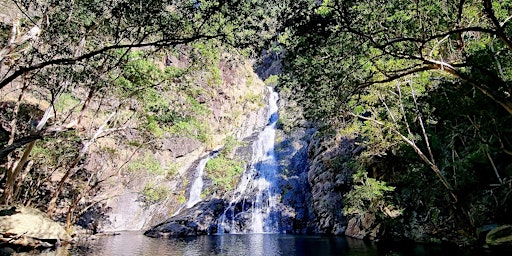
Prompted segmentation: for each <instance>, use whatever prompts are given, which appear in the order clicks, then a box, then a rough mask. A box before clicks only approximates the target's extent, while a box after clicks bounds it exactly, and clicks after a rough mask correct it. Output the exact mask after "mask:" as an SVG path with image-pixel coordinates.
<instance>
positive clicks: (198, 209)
mask: <svg viewBox="0 0 512 256" xmlns="http://www.w3.org/2000/svg"><path fill="white" fill-rule="evenodd" d="M225 207H226V203H225V202H224V200H222V199H213V200H210V201H208V202H201V203H199V204H197V205H195V206H194V207H192V208H190V209H185V210H183V211H182V212H181V213H179V214H178V215H176V216H173V217H171V218H169V219H168V220H166V221H165V222H163V223H161V224H159V225H157V226H155V227H153V228H151V229H149V230H148V231H146V232H145V233H144V235H146V236H149V237H186V236H197V235H207V234H215V233H217V224H216V220H217V218H218V216H220V215H221V214H222V212H223V211H224V208H225Z"/></svg>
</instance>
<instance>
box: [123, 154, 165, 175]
mask: <svg viewBox="0 0 512 256" xmlns="http://www.w3.org/2000/svg"><path fill="white" fill-rule="evenodd" d="M141 170H145V171H146V172H148V173H150V174H156V175H163V174H165V170H164V169H163V168H162V166H161V165H160V162H159V161H158V160H157V159H156V158H155V156H154V155H153V154H151V153H146V154H144V156H143V157H139V158H137V159H135V160H134V161H133V162H131V163H130V164H129V165H128V172H129V173H136V172H140V171H141Z"/></svg>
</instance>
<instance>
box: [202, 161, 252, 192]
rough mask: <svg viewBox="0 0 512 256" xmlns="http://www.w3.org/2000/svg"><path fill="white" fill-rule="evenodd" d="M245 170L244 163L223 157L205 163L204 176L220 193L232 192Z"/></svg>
mask: <svg viewBox="0 0 512 256" xmlns="http://www.w3.org/2000/svg"><path fill="white" fill-rule="evenodd" d="M244 169H245V162H244V161H236V160H234V159H228V158H226V157H225V156H223V155H220V156H218V157H215V158H212V159H210V160H209V161H208V162H207V163H206V169H205V171H206V175H207V177H208V178H209V179H211V180H212V181H213V184H214V186H216V188H217V189H218V190H220V191H221V192H226V191H229V190H232V189H233V188H234V186H236V184H237V182H238V179H239V178H240V175H241V174H242V172H243V171H244Z"/></svg>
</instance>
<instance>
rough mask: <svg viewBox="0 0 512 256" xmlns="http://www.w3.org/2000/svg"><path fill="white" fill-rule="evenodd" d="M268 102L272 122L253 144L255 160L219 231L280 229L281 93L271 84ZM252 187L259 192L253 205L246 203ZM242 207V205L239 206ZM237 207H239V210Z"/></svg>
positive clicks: (270, 230) (273, 230)
mask: <svg viewBox="0 0 512 256" xmlns="http://www.w3.org/2000/svg"><path fill="white" fill-rule="evenodd" d="M269 90H270V97H269V103H268V112H267V117H268V120H269V123H268V125H267V126H266V127H265V129H263V131H261V132H260V133H259V135H258V138H257V140H256V141H255V142H254V143H253V145H252V151H253V154H252V160H251V165H250V167H249V168H248V169H247V170H246V171H245V172H244V174H243V175H242V178H241V180H240V182H239V184H238V187H237V189H236V191H235V193H234V196H233V198H232V200H231V202H230V203H229V206H228V207H227V208H226V209H225V211H224V214H222V216H221V217H220V218H219V220H218V225H217V232H218V233H219V234H222V233H224V232H229V233H247V232H250V233H266V232H269V233H275V232H279V225H278V220H277V218H275V217H273V216H272V211H275V205H276V202H277V195H275V193H274V185H275V184H274V183H275V180H276V175H277V163H276V159H275V154H274V144H275V143H274V141H275V132H276V125H277V120H278V115H277V111H278V106H277V101H278V100H279V95H278V94H277V92H274V91H273V90H272V88H271V87H269ZM248 188H252V190H251V192H255V193H256V195H255V198H253V199H252V204H251V205H250V207H249V206H248V205H245V200H246V199H247V198H248V197H249V195H248V191H247V190H248ZM237 207H238V208H237ZM235 208H237V209H235ZM245 213H250V214H251V216H250V219H248V220H246V221H245V222H244V223H241V222H242V221H240V220H239V219H240V218H242V219H243V217H240V215H243V214H245Z"/></svg>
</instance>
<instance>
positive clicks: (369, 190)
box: [343, 170, 395, 215]
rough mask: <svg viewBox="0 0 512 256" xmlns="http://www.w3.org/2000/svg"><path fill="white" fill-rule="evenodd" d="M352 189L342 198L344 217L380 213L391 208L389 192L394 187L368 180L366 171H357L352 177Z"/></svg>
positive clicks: (372, 179) (371, 179)
mask: <svg viewBox="0 0 512 256" xmlns="http://www.w3.org/2000/svg"><path fill="white" fill-rule="evenodd" d="M352 178H353V182H354V188H353V189H352V190H350V192H348V193H347V194H346V195H345V197H344V202H345V206H344V209H343V213H344V214H346V215H353V214H357V215H363V214H364V213H366V212H377V211H381V213H384V208H385V207H387V208H391V207H392V206H391V204H390V203H389V196H388V194H389V192H392V191H394V190H395V187H392V186H388V185H386V182H383V181H378V180H376V179H374V178H369V177H368V174H367V173H366V171H363V170H359V171H358V172H356V173H355V174H354V175H353V176H352Z"/></svg>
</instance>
